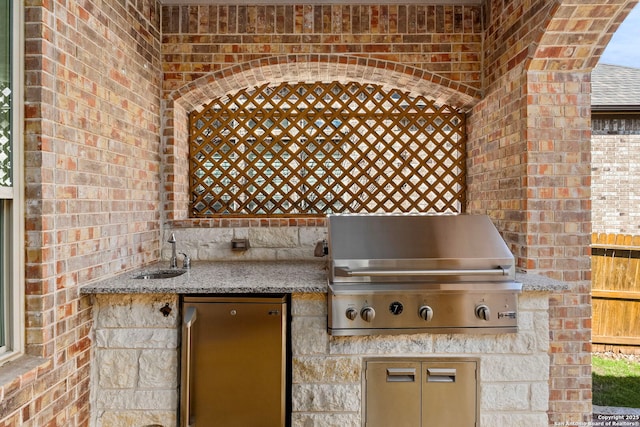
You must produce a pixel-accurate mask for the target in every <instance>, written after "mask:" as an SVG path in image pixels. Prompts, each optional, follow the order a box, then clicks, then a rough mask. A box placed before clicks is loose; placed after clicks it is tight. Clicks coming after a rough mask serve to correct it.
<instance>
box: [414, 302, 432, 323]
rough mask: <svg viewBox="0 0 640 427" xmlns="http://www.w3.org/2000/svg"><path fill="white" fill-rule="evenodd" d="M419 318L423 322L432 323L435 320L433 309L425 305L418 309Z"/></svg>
mask: <svg viewBox="0 0 640 427" xmlns="http://www.w3.org/2000/svg"><path fill="white" fill-rule="evenodd" d="M418 316H420V317H421V318H422V320H424V321H426V322H431V320H432V319H433V309H432V308H431V307H429V306H428V305H423V306H422V307H420V308H419V309H418Z"/></svg>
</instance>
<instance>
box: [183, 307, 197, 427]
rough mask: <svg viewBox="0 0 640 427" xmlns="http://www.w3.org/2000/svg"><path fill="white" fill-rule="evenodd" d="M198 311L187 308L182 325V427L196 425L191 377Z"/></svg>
mask: <svg viewBox="0 0 640 427" xmlns="http://www.w3.org/2000/svg"><path fill="white" fill-rule="evenodd" d="M196 314H197V311H196V308H195V307H189V308H187V310H186V312H185V315H184V322H183V325H182V336H183V337H184V340H183V342H182V363H183V369H184V371H183V373H182V384H181V387H182V409H181V412H182V423H181V426H182V427H191V426H193V425H195V422H192V420H191V418H192V416H193V415H192V413H191V391H192V390H191V377H192V376H193V371H192V366H191V365H192V361H193V337H192V334H193V325H194V323H195V322H196V319H197V315H196Z"/></svg>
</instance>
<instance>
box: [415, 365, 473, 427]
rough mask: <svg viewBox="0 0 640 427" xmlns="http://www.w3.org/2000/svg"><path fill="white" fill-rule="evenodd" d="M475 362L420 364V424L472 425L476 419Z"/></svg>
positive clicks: (431, 426) (427, 426)
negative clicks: (421, 382)
mask: <svg viewBox="0 0 640 427" xmlns="http://www.w3.org/2000/svg"><path fill="white" fill-rule="evenodd" d="M476 373H477V370H476V362H466V361H464V362H426V363H424V364H423V365H422V381H423V384H422V387H423V389H422V411H423V413H422V420H423V422H422V427H442V426H455V427H474V426H475V425H476V420H477V404H478V403H477V397H478V396H477V387H478V386H477V384H478V383H477V380H476Z"/></svg>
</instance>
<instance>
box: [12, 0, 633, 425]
mask: <svg viewBox="0 0 640 427" xmlns="http://www.w3.org/2000/svg"><path fill="white" fill-rule="evenodd" d="M11 3H12V4H13V5H14V7H17V8H19V9H21V10H22V9H23V10H24V15H23V16H24V31H23V32H19V33H17V34H15V35H16V37H23V38H24V86H25V90H24V103H25V108H24V151H25V161H24V164H25V175H26V178H25V187H26V191H25V199H26V200H25V203H24V204H25V217H26V225H25V234H26V238H25V247H26V251H25V264H26V265H25V283H24V287H23V288H24V294H25V295H24V299H25V304H24V329H25V331H24V332H25V333H24V336H25V346H24V353H25V355H26V356H25V357H23V358H21V359H18V360H14V361H12V362H10V363H9V364H6V365H4V366H3V367H2V369H1V372H0V379H1V380H2V381H1V383H0V399H1V400H0V427H8V426H18V425H22V426H30V427H36V426H47V427H49V426H86V425H89V423H90V417H91V414H90V412H91V405H90V395H89V382H90V376H91V372H92V371H95V368H96V367H95V366H94V364H93V363H92V346H93V345H94V343H93V342H92V335H91V331H92V327H93V323H92V304H91V299H90V297H88V296H82V295H80V290H79V289H80V287H81V285H84V284H86V283H91V282H95V281H98V280H101V279H106V278H110V277H113V276H115V275H117V274H119V273H123V272H126V271H130V270H132V269H134V268H137V267H140V266H143V265H146V264H148V263H151V262H153V261H156V260H158V259H159V258H160V253H161V249H162V245H163V231H166V230H167V229H170V228H172V227H173V228H179V227H181V226H183V227H188V226H189V225H191V226H198V227H227V226H229V223H228V222H225V221H201V222H194V221H193V220H191V219H189V218H188V209H187V206H188V191H187V188H188V174H187V170H188V162H187V160H186V158H187V156H186V153H187V152H188V147H187V144H186V141H187V125H186V117H187V114H188V113H189V112H190V111H193V110H197V108H199V107H200V106H201V105H202V104H203V103H206V102H207V101H209V100H210V99H212V98H214V97H217V96H224V95H225V94H227V93H230V92H233V91H236V90H239V89H241V88H243V87H246V86H249V85H252V84H258V83H260V82H265V81H273V82H282V81H293V82H296V81H311V82H314V81H331V80H354V81H359V82H364V83H378V84H382V85H388V86H393V87H398V88H400V89H402V90H406V91H412V92H415V93H419V94H424V95H427V96H430V97H435V98H437V99H438V100H439V101H441V102H443V103H447V104H451V105H454V106H457V107H458V108H460V109H461V111H464V112H465V113H466V115H467V206H466V210H467V212H470V213H483V214H488V215H490V217H491V218H492V219H493V221H494V222H495V223H496V225H497V227H498V228H499V230H500V231H501V233H502V235H503V236H504V238H505V240H506V242H507V243H508V245H509V247H510V248H511V250H512V251H513V253H514V254H515V256H516V260H517V266H518V267H519V268H520V269H521V270H522V271H524V272H528V273H532V274H533V273H537V274H541V275H546V276H549V277H552V278H555V279H558V280H562V281H565V282H567V283H568V286H569V290H568V291H566V292H562V293H558V294H553V295H551V296H550V298H549V299H548V303H549V305H548V310H547V309H546V306H545V307H544V309H543V310H544V315H545V316H546V315H547V313H548V321H549V330H550V333H549V336H548V337H546V336H544V337H540V338H541V339H543V340H545V341H546V340H547V338H548V342H546V344H548V346H547V347H548V356H549V357H548V360H547V358H546V355H545V357H544V359H545V362H547V361H548V362H549V372H548V388H547V387H546V385H547V384H546V383H545V384H543V385H544V387H543V388H544V390H543V393H542V394H544V395H545V397H546V396H547V395H548V399H544V400H545V402H543V403H544V404H545V405H544V407H543V408H542V409H540V411H543V412H542V413H543V415H545V413H544V411H547V407H546V404H547V403H548V421H549V424H551V425H565V426H569V425H586V424H585V423H586V422H587V421H588V420H589V419H590V416H591V343H590V336H591V305H590V295H589V293H590V274H591V273H590V260H589V243H590V239H591V193H590V179H591V163H590V159H591V151H590V139H591V127H590V116H591V114H590V105H591V96H590V95H591V94H590V90H591V84H590V79H591V70H592V68H593V67H594V66H595V64H596V63H597V62H598V59H599V56H600V55H601V53H602V52H603V50H604V48H605V46H606V45H607V43H608V42H609V40H610V38H611V36H612V34H613V33H614V32H615V30H616V28H617V27H618V25H620V23H621V22H622V21H623V20H624V18H625V16H626V15H627V14H628V13H629V11H630V10H631V9H632V8H633V7H634V6H635V4H636V3H637V1H636V0H616V1H610V0H603V1H601V2H584V1H576V0H513V1H511V0H510V1H506V0H460V1H458V0H447V1H443V2H442V4H441V5H435V4H433V2H427V4H415V3H412V4H397V2H394V4H391V5H380V4H375V5H371V4H366V5H365V4H337V3H336V4H324V5H315V6H314V5H309V4H290V2H287V4H282V3H277V2H274V3H273V4H261V5H258V6H246V5H238V4H236V3H232V4H230V5H221V4H219V3H218V4H215V5H213V4H209V5H207V4H203V3H208V2H203V1H195V0H194V1H193V4H192V5H187V3H188V2H186V1H178V0H175V1H169V0H167V1H164V2H163V1H159V0H135V1H134V0H104V1H93V0H77V1H75V0H70V1H47V2H37V1H36V2H34V1H21V0H15V1H13V2H11ZM176 3H181V5H177V4H176ZM16 133H20V132H16ZM239 221H242V220H239ZM291 224H293V225H296V226H304V225H306V224H307V223H306V222H305V220H304V219H303V220H292V221H279V220H275V221H272V222H270V221H268V220H267V221H265V222H261V223H260V225H261V226H273V227H277V226H283V225H284V226H290V225H291ZM20 289H22V287H21V288H20ZM545 302H546V298H545ZM545 335H546V334H545ZM524 351H526V349H525V350H524ZM545 375H546V374H545ZM508 386H509V384H506V385H505V390H509V388H508ZM507 394H508V393H505V395H507ZM510 404H511V402H509V401H508V400H507V401H505V405H510ZM517 409H518V408H517V407H516V408H515V410H517ZM543 418H545V421H546V418H547V417H546V416H544V417H543ZM511 421H512V420H511V419H510V418H509V419H505V420H504V423H503V424H502V425H504V426H507V425H508V426H511V425H515V424H512V423H511ZM305 425H309V424H305ZM519 425H532V424H531V423H529V424H526V422H524V421H523V422H521V423H520V424H519ZM536 425H540V424H536ZM485 427H486V426H485Z"/></svg>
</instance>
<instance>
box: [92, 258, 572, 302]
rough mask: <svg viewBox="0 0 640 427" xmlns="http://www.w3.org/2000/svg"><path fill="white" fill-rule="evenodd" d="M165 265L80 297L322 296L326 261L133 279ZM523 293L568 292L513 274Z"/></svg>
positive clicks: (208, 267) (204, 265)
mask: <svg viewBox="0 0 640 427" xmlns="http://www.w3.org/2000/svg"><path fill="white" fill-rule="evenodd" d="M157 270H167V262H162V263H158V264H156V265H153V266H149V267H146V268H141V269H137V270H133V271H130V272H127V273H123V274H120V275H118V276H115V277H113V278H110V279H107V280H103V281H100V282H96V283H92V284H89V285H85V286H83V287H82V288H81V289H80V292H81V293H83V294H150V293H177V294H205V293H230V294H231V293H235V294H238V293H242V294H250V293H325V292H327V270H326V261H325V260H323V261H259V262H250V261H239V262H233V261H206V262H194V263H193V266H192V268H191V269H190V270H187V272H186V273H185V274H183V275H181V276H178V277H174V278H169V279H135V278H134V277H135V276H137V275H139V274H143V273H150V272H153V271H157ZM516 280H517V281H519V282H522V284H523V290H524V291H547V292H556V291H563V290H566V289H568V286H567V284H566V283H564V282H560V281H557V280H553V279H549V278H547V277H544V276H539V275H535V274H519V273H518V274H516Z"/></svg>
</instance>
